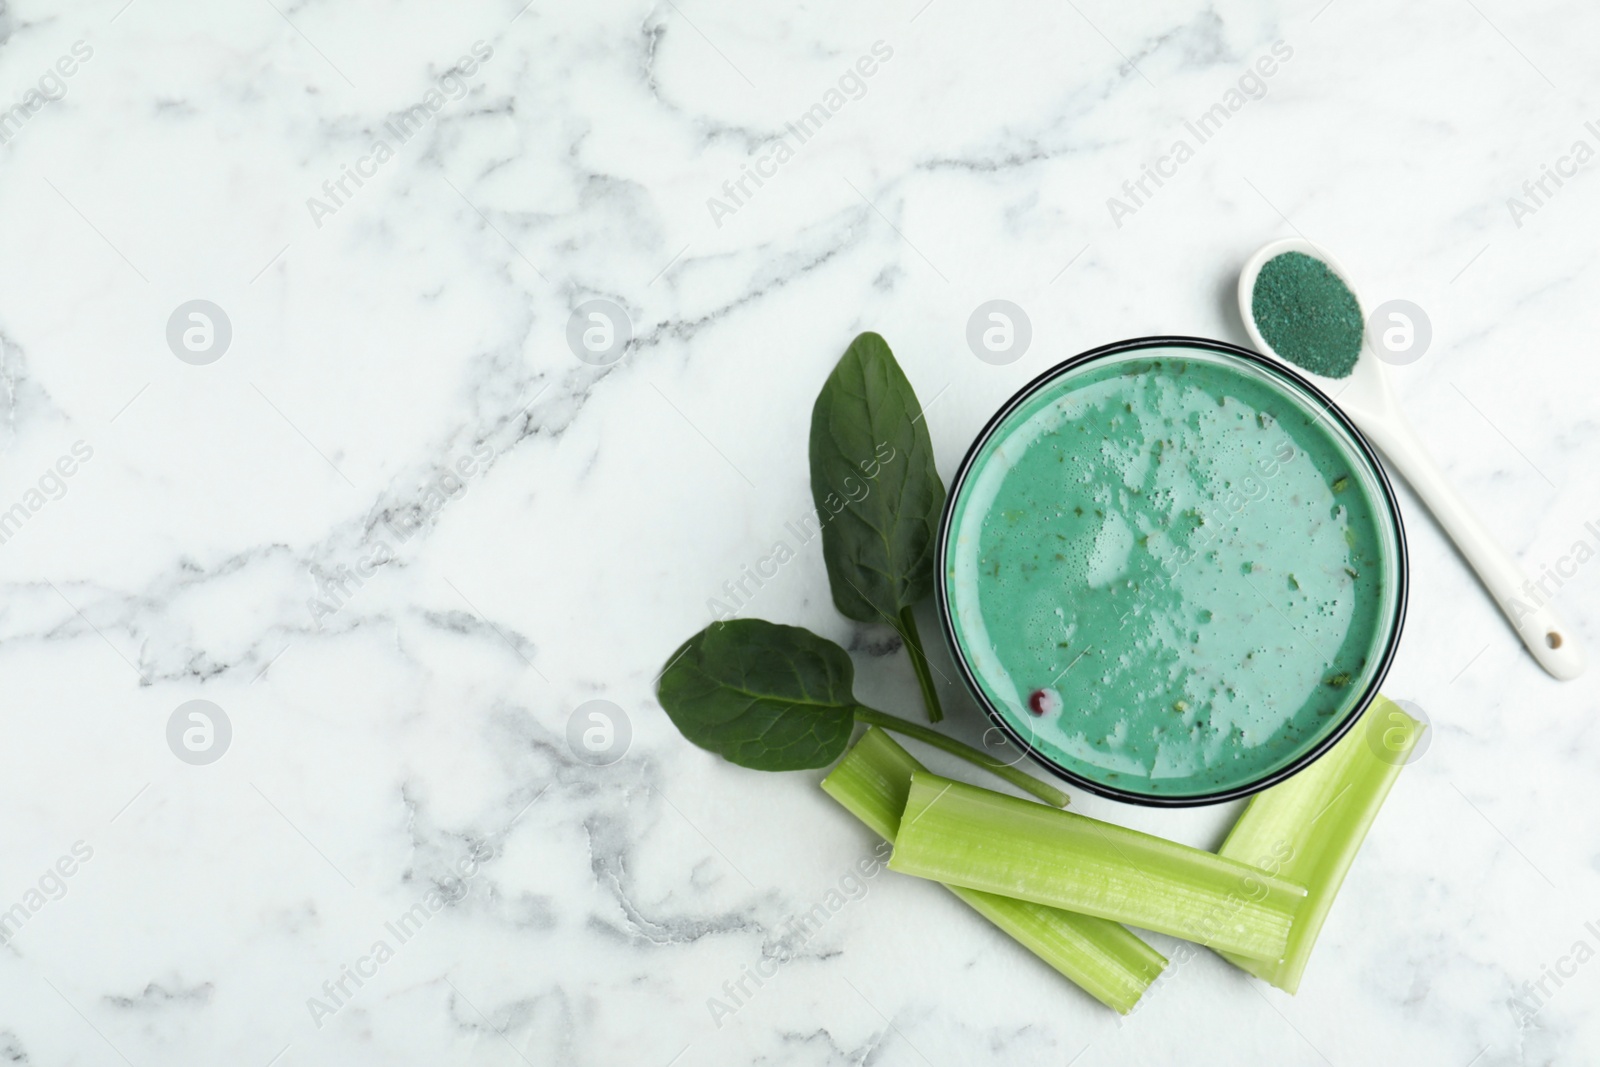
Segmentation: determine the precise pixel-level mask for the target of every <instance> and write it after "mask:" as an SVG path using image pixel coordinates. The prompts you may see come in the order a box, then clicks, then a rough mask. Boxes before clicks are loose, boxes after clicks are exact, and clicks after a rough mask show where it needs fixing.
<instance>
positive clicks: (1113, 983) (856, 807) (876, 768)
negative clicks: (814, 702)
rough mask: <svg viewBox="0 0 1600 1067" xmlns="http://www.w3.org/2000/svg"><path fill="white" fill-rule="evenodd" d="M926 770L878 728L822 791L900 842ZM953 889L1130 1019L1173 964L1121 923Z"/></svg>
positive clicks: (851, 753) (826, 780) (858, 745)
mask: <svg viewBox="0 0 1600 1067" xmlns="http://www.w3.org/2000/svg"><path fill="white" fill-rule="evenodd" d="M920 770H923V767H922V764H920V763H918V762H917V761H916V759H914V758H913V757H912V755H911V754H910V753H909V752H907V751H906V750H905V749H903V748H901V747H900V746H899V745H898V744H896V743H895V741H894V739H893V738H891V737H890V736H889V735H888V734H887V733H885V732H884V731H883V730H880V729H879V728H877V727H872V728H871V729H869V730H868V731H867V732H866V734H864V735H863V736H862V738H861V740H860V741H858V742H857V743H856V746H855V747H854V748H853V749H851V750H850V751H849V753H847V754H846V755H845V757H844V759H843V760H842V761H840V763H839V765H838V766H837V767H835V768H834V769H833V772H832V773H831V774H829V775H828V776H827V777H826V778H824V779H823V780H822V788H823V790H824V791H826V792H827V794H828V795H829V796H831V797H833V799H835V800H837V801H838V802H839V803H840V804H843V805H844V806H845V808H846V809H848V810H849V811H850V813H851V814H852V815H854V816H855V817H856V818H858V819H860V820H861V821H862V822H864V823H866V824H867V826H869V827H871V828H872V829H873V830H874V831H875V832H876V833H877V834H878V836H880V837H882V838H884V839H885V840H887V841H889V842H891V843H892V842H893V841H894V839H895V835H896V833H897V832H898V830H899V828H900V812H901V811H902V810H903V809H904V808H905V806H906V794H907V793H908V792H909V791H910V789H911V776H912V775H913V774H915V773H916V772H917V771H920ZM946 888H948V889H949V890H950V891H951V892H952V893H954V894H955V895H956V896H958V897H960V898H961V899H962V900H963V901H965V902H966V903H967V904H968V905H970V906H971V907H972V908H973V910H975V911H976V912H977V913H978V914H979V915H982V916H983V917H984V918H985V919H988V920H989V921H990V922H992V923H994V924H995V925H996V926H998V927H999V928H1000V929H1002V930H1004V931H1005V932H1006V933H1008V934H1010V935H1011V937H1012V938H1013V939H1015V940H1016V941H1017V942H1018V943H1019V944H1020V945H1022V947H1024V948H1026V949H1027V950H1028V951H1030V952H1032V953H1033V954H1034V955H1035V956H1038V957H1039V958H1040V959H1041V960H1043V961H1044V962H1045V963H1048V964H1049V965H1050V966H1051V967H1053V968H1055V970H1056V971H1058V972H1059V973H1060V974H1062V975H1063V976H1065V977H1066V978H1068V979H1069V980H1071V981H1072V982H1074V983H1076V984H1077V985H1078V986H1080V987H1082V989H1083V990H1084V991H1085V992H1087V993H1088V994H1089V995H1090V996H1092V997H1094V998H1095V999H1096V1000H1098V1001H1100V1003H1102V1004H1104V1005H1106V1006H1107V1007H1109V1008H1112V1009H1114V1010H1116V1011H1118V1012H1121V1013H1123V1014H1124V1015H1126V1014H1127V1013H1128V1012H1130V1011H1132V1010H1133V1006H1134V1005H1135V1004H1137V1003H1138V1001H1139V998H1140V997H1141V996H1143V995H1144V991H1145V990H1146V989H1148V988H1149V987H1150V983H1151V982H1153V981H1155V979H1156V976H1157V975H1159V974H1160V973H1161V971H1162V969H1163V968H1165V967H1166V965H1167V959H1166V957H1165V956H1163V955H1161V953H1159V952H1157V951H1156V950H1155V949H1153V948H1151V947H1150V946H1149V945H1147V944H1145V943H1144V942H1143V941H1141V940H1139V938H1137V937H1135V936H1134V935H1133V934H1131V933H1129V932H1128V931H1127V930H1126V929H1124V928H1123V927H1121V926H1119V925H1118V924H1116V923H1114V922H1108V921H1106V920H1105V919H1097V918H1095V917H1093V916H1090V915H1079V914H1076V913H1074V912H1070V911H1062V910H1061V909H1059V908H1050V907H1046V906H1044V905H1043V904H1035V903H1033V902H1031V901H1027V900H1013V899H1011V898H1010V897H997V896H995V895H994V894H992V893H981V892H978V891H977V890H974V889H962V888H960V887H958V886H947V887H946Z"/></svg>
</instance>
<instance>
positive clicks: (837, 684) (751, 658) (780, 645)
mask: <svg viewBox="0 0 1600 1067" xmlns="http://www.w3.org/2000/svg"><path fill="white" fill-rule="evenodd" d="M854 676H855V669H854V667H853V665H852V664H851V662H850V656H849V654H848V653H846V652H845V650H844V649H842V648H840V647H839V646H838V645H836V644H834V643H833V642H832V641H829V640H827V639H826V638H823V637H818V636H817V635H816V634H814V633H812V632H811V631H810V630H805V629H802V628H800V627H798V626H779V625H777V624H775V623H770V622H767V621H765V620H763V619H733V620H731V621H729V622H714V623H712V624H711V625H710V626H707V627H706V628H705V629H704V630H701V631H700V632H699V633H697V634H695V635H694V636H693V637H691V638H689V640H687V641H685V642H684V643H683V644H682V645H680V646H679V647H678V650H677V651H676V652H674V653H673V655H672V658H671V659H669V660H668V661H667V665H666V666H665V667H664V668H662V671H661V681H660V682H658V683H657V684H656V697H657V699H659V700H660V701H661V706H662V707H663V708H665V709H666V712H667V715H668V717H670V718H671V719H672V724H673V725H674V726H676V727H677V728H678V732H679V733H681V734H683V736H684V737H687V738H688V739H689V740H690V741H693V742H694V743H695V744H697V745H699V746H700V747H701V748H704V749H707V750H709V751H711V752H715V753H716V754H717V755H719V756H721V757H722V758H723V759H725V760H727V761H728V762H729V763H737V764H738V765H739V766H741V767H751V768H754V769H755V770H758V771H798V770H804V769H806V768H808V767H826V766H827V765H828V764H830V763H832V762H833V761H834V760H836V759H838V758H839V756H840V755H842V754H843V753H844V750H845V746H846V745H848V744H849V743H850V733H851V731H852V730H853V729H854V728H855V725H856V723H858V722H859V723H862V724H863V725H866V726H881V727H883V728H884V729H885V730H893V731H895V732H896V733H900V734H904V735H905V736H907V737H914V738H916V739H917V740H919V741H923V742H926V743H927V744H930V745H933V746H934V747H936V748H940V749H943V750H944V751H946V752H949V753H951V754H952V755H955V756H959V757H961V758H962V759H964V760H966V761H967V762H969V763H971V764H973V765H975V766H978V767H982V768H984V769H985V770H987V771H989V772H990V773H992V774H995V775H997V776H999V777H1000V778H1002V779H1004V780H1005V781H1008V782H1010V783H1011V784H1012V785H1014V786H1016V787H1017V788H1018V789H1022V790H1026V791H1027V792H1029V793H1032V794H1033V795H1034V796H1036V797H1038V798H1039V799H1040V800H1043V801H1044V802H1045V803H1046V804H1053V805H1055V806H1056V807H1058V808H1064V807H1066V806H1067V795H1066V794H1065V793H1063V792H1061V790H1059V789H1057V788H1055V787H1054V786H1052V785H1048V784H1046V783H1045V782H1041V781H1039V780H1038V779H1037V778H1034V777H1033V776H1032V775H1029V774H1025V773H1023V772H1022V771H1020V770H1018V769H1017V768H1016V767H1013V766H1010V765H1009V764H1006V763H1002V762H1001V761H1000V760H998V759H996V758H995V757H993V756H991V755H989V754H988V753H986V752H980V751H978V750H977V749H975V748H973V747H972V746H970V745H966V744H963V743H961V742H960V741H957V740H956V739H955V738H953V737H946V736H945V735H944V734H941V733H939V732H938V731H936V730H931V729H929V728H928V727H926V726H922V725H919V724H917V723H914V722H907V721H906V720H904V719H902V718H899V717H898V716H895V715H887V714H885V713H883V712H881V711H878V710H876V709H875V708H869V707H864V706H863V705H860V704H857V703H856V698H855V694H854V693H853V692H852V691H851V682H852V681H853V680H854Z"/></svg>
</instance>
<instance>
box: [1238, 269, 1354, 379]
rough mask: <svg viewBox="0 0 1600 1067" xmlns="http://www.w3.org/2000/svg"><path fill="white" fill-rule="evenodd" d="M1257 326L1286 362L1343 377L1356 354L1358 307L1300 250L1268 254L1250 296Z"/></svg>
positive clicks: (1334, 278)
mask: <svg viewBox="0 0 1600 1067" xmlns="http://www.w3.org/2000/svg"><path fill="white" fill-rule="evenodd" d="M1250 313H1251V315H1252V316H1253V317H1254V318H1255V320H1256V329H1258V330H1260V331H1261V336H1262V337H1263V338H1265V339H1266V342H1267V344H1269V345H1271V346H1272V350H1273V351H1274V352H1276V353H1278V355H1280V356H1282V357H1283V358H1284V359H1286V360H1288V361H1289V362H1290V363H1293V364H1295V365H1296V366H1299V367H1303V368H1305V369H1306V370H1308V371H1310V372H1311V373H1312V374H1320V375H1322V376H1323V377H1324V378H1344V377H1348V376H1349V374H1350V372H1351V371H1353V370H1355V366H1356V357H1358V356H1360V355H1361V337H1362V332H1363V330H1364V325H1363V323H1362V321H1361V305H1360V304H1359V303H1358V302H1357V301H1356V297H1355V294H1354V293H1352V292H1351V291H1350V290H1349V288H1348V287H1346V285H1345V284H1344V282H1342V281H1340V280H1339V276H1338V275H1337V274H1335V273H1333V271H1332V270H1330V269H1328V265H1327V264H1326V263H1324V262H1322V260H1320V259H1317V258H1316V257H1314V256H1308V255H1306V254H1305V253H1304V252H1285V253H1283V254H1282V255H1281V256H1273V257H1272V258H1271V259H1269V260H1267V262H1266V265H1265V266H1263V267H1262V268H1261V273H1260V274H1257V275H1256V287H1255V289H1254V290H1253V291H1252V292H1251V294H1250Z"/></svg>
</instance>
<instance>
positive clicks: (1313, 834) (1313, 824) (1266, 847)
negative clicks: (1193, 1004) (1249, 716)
mask: <svg viewBox="0 0 1600 1067" xmlns="http://www.w3.org/2000/svg"><path fill="white" fill-rule="evenodd" d="M1367 714H1368V715H1369V716H1371V715H1376V716H1379V718H1378V719H1376V720H1369V722H1370V723H1372V724H1373V725H1372V726H1370V727H1369V724H1368V723H1361V724H1360V725H1358V726H1357V727H1356V728H1355V729H1353V730H1351V731H1350V732H1349V733H1348V734H1346V735H1345V736H1344V738H1342V739H1341V740H1340V741H1339V743H1338V744H1337V745H1334V746H1333V748H1331V749H1329V750H1328V751H1327V752H1325V753H1323V755H1322V757H1321V758H1320V759H1318V760H1317V761H1316V762H1315V763H1313V764H1312V765H1311V766H1309V767H1307V768H1306V769H1305V770H1303V771H1301V772H1300V773H1299V774H1297V775H1295V776H1294V777H1293V778H1290V779H1289V780H1288V781H1286V782H1283V783H1281V784H1280V785H1275V786H1273V787H1272V788H1271V789H1268V790H1266V791H1265V792H1263V793H1258V794H1257V795H1256V796H1255V797H1254V798H1253V799H1252V800H1251V801H1250V806H1249V807H1248V808H1246V809H1245V811H1244V814H1243V815H1241V816H1240V817H1239V821H1238V822H1237V823H1235V824H1234V827H1233V830H1232V831H1231V832H1230V833H1229V834H1228V839H1227V840H1226V841H1224V842H1223V843H1222V848H1221V849H1220V850H1219V854H1220V855H1223V856H1226V857H1228V858H1229V859H1234V860H1238V861H1240V862H1241V863H1251V864H1254V865H1255V866H1257V867H1260V868H1263V869H1265V870H1268V871H1271V872H1272V873H1274V874H1277V875H1280V876H1282V877H1284V878H1288V879H1291V880H1293V881H1296V882H1301V883H1303V884H1304V885H1305V886H1306V888H1307V890H1308V895H1307V897H1306V902H1305V904H1304V905H1303V906H1302V907H1301V909H1300V913H1299V914H1298V915H1297V916H1295V921H1294V928H1293V929H1292V930H1291V931H1290V932H1289V944H1288V946H1287V948H1286V949H1285V951H1284V955H1283V958H1282V959H1279V960H1272V961H1269V960H1253V959H1243V958H1238V957H1235V956H1234V955H1232V954H1230V953H1226V952H1225V953H1223V955H1224V956H1226V957H1227V959H1228V960H1229V961H1230V962H1232V963H1234V964H1236V965H1238V966H1239V967H1242V968H1244V969H1245V970H1247V971H1249V972H1250V973H1251V974H1253V975H1255V976H1256V977H1257V978H1261V979H1263V980H1265V981H1268V982H1271V983H1272V984H1273V985H1275V986H1277V987H1278V988H1279V989H1282V990H1284V991H1285V992H1288V993H1293V992H1295V990H1297V989H1299V988H1300V976H1301V975H1302V974H1303V973H1304V972H1305V969H1306V961H1307V960H1309V959H1310V958H1311V949H1312V947H1313V946H1314V945H1315V944H1316V943H1317V934H1318V933H1319V932H1321V930H1322V923H1323V920H1324V919H1326V918H1327V917H1328V909H1330V908H1331V907H1333V900H1334V897H1336V896H1337V895H1338V893H1339V886H1340V885H1342V884H1343V883H1344V876H1345V872H1346V871H1348V870H1349V869H1350V863H1351V861H1352V860H1354V859H1355V857H1356V852H1357V850H1359V849H1360V848H1361V842H1362V841H1363V840H1365V838H1366V836H1367V830H1368V828H1370V827H1371V826H1372V820H1373V819H1374V818H1375V817H1376V816H1377V814H1378V809H1379V808H1381V807H1382V806H1383V801H1384V798H1385V797H1386V796H1388V795H1389V787H1390V786H1392V785H1394V781H1395V779H1396V778H1397V777H1399V775H1400V769H1401V768H1402V767H1404V766H1405V763H1406V758H1407V757H1408V756H1409V755H1410V753H1411V750H1412V748H1414V747H1415V746H1416V743H1417V739H1418V738H1419V737H1420V736H1421V735H1422V731H1423V729H1425V727H1423V726H1422V725H1421V724H1420V723H1418V722H1417V720H1415V719H1413V718H1412V717H1411V716H1409V715H1407V714H1406V713H1405V712H1403V711H1401V710H1400V708H1399V707H1397V706H1396V705H1395V704H1394V703H1393V702H1392V701H1390V700H1389V699H1388V698H1387V697H1383V696H1379V697H1378V699H1377V701H1376V702H1375V703H1374V704H1373V705H1372V707H1371V708H1369V709H1368V710H1367ZM1379 726H1382V727H1384V732H1383V733H1382V734H1381V735H1379V736H1378V738H1377V748H1376V749H1375V748H1374V746H1373V745H1372V744H1369V741H1370V740H1373V739H1374V737H1375V735H1374V734H1373V733H1372V732H1371V730H1372V729H1376V728H1378V727H1379ZM1379 749H1381V750H1382V752H1383V755H1382V756H1381V757H1380V756H1379V754H1378V750H1379Z"/></svg>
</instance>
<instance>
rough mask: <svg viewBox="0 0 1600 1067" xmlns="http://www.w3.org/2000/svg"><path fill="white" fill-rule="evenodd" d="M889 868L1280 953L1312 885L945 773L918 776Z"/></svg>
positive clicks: (1248, 951) (1223, 945)
mask: <svg viewBox="0 0 1600 1067" xmlns="http://www.w3.org/2000/svg"><path fill="white" fill-rule="evenodd" d="M889 869H890V870H894V871H902V872H904V873H906V874H915V875H918V876H920V877H923V878H931V879H933V880H934V881H937V882H944V883H946V884H947V885H959V886H964V887H965V888H967V889H978V890H982V891H983V892H986V893H998V894H999V895H1001V896H1006V897H1017V898H1020V899H1022V900H1031V901H1033V902H1034V903H1036V904H1048V905H1050V906H1051V907H1056V908H1064V909H1066V910H1067V911H1077V912H1082V913H1084V914H1086V915H1098V916H1100V917H1101V918H1102V919H1110V920H1112V921H1113V922H1123V923H1128V924H1130V925H1133V926H1142V927H1144V928H1145V929H1146V930H1156V931H1158V932H1160V933H1164V934H1171V935H1172V936H1174V937H1182V938H1186V939H1187V940H1190V941H1197V942H1199V943H1200V944H1202V945H1208V946H1210V947H1212V948H1217V949H1223V950H1226V951H1229V952H1235V953H1238V954H1239V955H1241V956H1249V957H1251V958H1252V959H1268V960H1275V959H1278V958H1279V957H1280V956H1282V955H1283V951H1284V947H1285V946H1286V945H1287V944H1288V939H1289V927H1290V924H1291V923H1292V921H1293V919H1294V915H1295V911H1296V909H1297V908H1298V907H1299V905H1300V903H1301V902H1302V901H1303V900H1304V899H1305V895H1306V891H1305V887H1304V886H1301V885H1297V884H1295V883H1294V882H1291V881H1289V880H1287V879H1284V878H1278V877H1275V876H1273V875H1269V874H1267V873H1265V872H1264V871H1261V870H1260V869H1258V868H1255V867H1252V866H1249V865H1248V864H1244V863H1239V862H1238V861H1236V860H1230V859H1224V858H1222V857H1221V856H1215V855H1213V854H1211V853H1210V852H1205V851H1202V850H1200V849H1197V848H1190V847H1189V846H1187V845H1180V844H1178V843H1177V842H1175V841H1166V840H1163V839H1162V838H1159V837H1152V836H1151V835H1149V834H1142V833H1140V832H1138V831H1137V830H1129V829H1127V828H1126V827H1121V826H1114V825H1112V824H1111V823H1104V822H1100V821H1099V820H1097V819H1090V818H1086V817H1084V816H1082V815H1073V814H1070V813H1068V812H1065V811H1057V810H1055V809H1053V808H1047V807H1044V806H1043V805H1041V804H1034V803H1032V802H1030V801H1026V800H1018V799H1016V798H1015V797H1008V796H1004V795H1002V794H1000V793H995V792H992V791H990V790H988V789H979V788H978V787H976V786H971V785H964V784H962V783H960V782H952V781H950V780H949V779H946V778H940V777H939V776H938V775H934V774H928V773H927V772H918V773H916V774H914V775H912V778H911V790H910V793H909V794H908V795H907V797H906V807H905V811H904V812H903V813H902V814H901V816H900V833H899V836H898V837H897V838H896V840H895V849H894V856H893V857H892V858H891V859H890V860H889Z"/></svg>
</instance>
